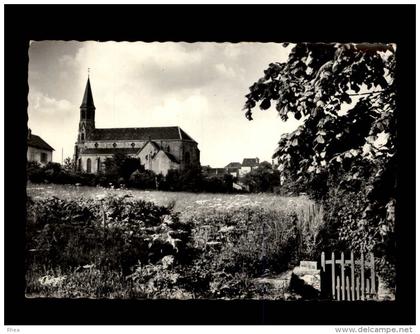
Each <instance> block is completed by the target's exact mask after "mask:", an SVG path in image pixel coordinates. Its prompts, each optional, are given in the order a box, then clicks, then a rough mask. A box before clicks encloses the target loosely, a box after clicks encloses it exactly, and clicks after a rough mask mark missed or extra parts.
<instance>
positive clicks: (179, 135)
mask: <svg viewBox="0 0 420 334" xmlns="http://www.w3.org/2000/svg"><path fill="white" fill-rule="evenodd" d="M161 139H163V140H165V139H184V140H193V139H192V138H191V137H190V136H189V135H188V134H187V133H186V132H185V131H183V130H182V129H181V128H180V127H178V126H168V127H150V128H109V129H95V130H93V131H92V133H91V134H90V136H89V140H92V141H95V140H96V141H100V140H161Z"/></svg>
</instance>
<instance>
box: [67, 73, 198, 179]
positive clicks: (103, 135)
mask: <svg viewBox="0 0 420 334" xmlns="http://www.w3.org/2000/svg"><path fill="white" fill-rule="evenodd" d="M95 110H96V108H95V105H94V102H93V94H92V90H91V86H90V80H89V78H88V80H87V83H86V88H85V92H84V95H83V100H82V104H81V106H80V121H79V130H78V136H77V141H76V144H75V148H74V161H75V162H76V164H75V168H76V170H78V171H84V172H86V173H100V172H102V171H103V170H104V162H105V161H106V159H108V158H112V157H113V156H114V154H116V153H122V154H124V155H126V156H129V157H132V158H136V159H139V161H140V164H141V165H143V166H144V168H145V169H146V170H151V171H153V172H155V173H156V174H162V175H166V174H167V173H168V171H169V170H171V169H178V170H182V169H185V168H188V167H192V166H199V165H200V150H199V149H198V144H197V142H196V141H195V140H194V139H192V138H191V137H190V136H189V135H188V134H187V133H186V132H185V131H184V130H183V129H181V128H180V127H179V126H170V127H138V128H107V129H98V128H96V127H95Z"/></svg>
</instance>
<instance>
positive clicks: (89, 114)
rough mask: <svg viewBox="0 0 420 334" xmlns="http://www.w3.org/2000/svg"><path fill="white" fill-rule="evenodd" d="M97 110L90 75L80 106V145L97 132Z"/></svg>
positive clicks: (78, 138)
mask: <svg viewBox="0 0 420 334" xmlns="http://www.w3.org/2000/svg"><path fill="white" fill-rule="evenodd" d="M95 109H96V108H95V104H94V103H93V96H92V89H91V88H90V80H89V75H88V79H87V83H86V88H85V94H84V95H83V100H82V104H81V105H80V121H79V134H78V137H77V141H78V142H79V143H83V142H84V141H85V140H88V139H89V136H90V134H91V133H92V131H93V130H95Z"/></svg>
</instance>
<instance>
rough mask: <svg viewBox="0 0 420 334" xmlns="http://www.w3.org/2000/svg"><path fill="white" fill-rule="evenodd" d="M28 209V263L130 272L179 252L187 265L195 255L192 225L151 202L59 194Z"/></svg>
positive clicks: (179, 255) (39, 201)
mask: <svg viewBox="0 0 420 334" xmlns="http://www.w3.org/2000/svg"><path fill="white" fill-rule="evenodd" d="M27 212H28V219H27V221H28V223H27V229H26V237H27V240H28V242H27V252H28V255H29V257H28V263H27V266H32V265H40V266H45V267H46V268H56V267H62V268H66V269H68V270H70V269H74V268H77V267H80V266H84V265H88V264H95V265H96V266H98V267H99V268H107V269H109V270H117V271H120V270H121V271H122V272H123V273H124V274H128V273H130V272H131V270H132V267H133V266H134V265H136V264H137V263H138V262H139V261H140V262H141V263H142V264H147V263H156V262H157V261H159V260H160V259H161V258H162V257H164V256H165V255H174V256H175V258H176V260H177V261H179V262H181V263H182V262H185V261H187V260H188V258H189V256H188V251H189V247H190V246H189V240H190V237H191V226H190V225H188V224H184V223H181V222H180V221H179V219H178V217H177V215H175V214H172V213H171V212H170V210H169V209H167V208H165V207H161V206H156V205H154V204H152V203H149V202H144V201H135V200H131V199H129V198H127V197H121V198H118V197H109V198H105V199H104V200H102V201H99V200H90V199H79V200H61V199H58V198H55V197H53V198H48V199H44V200H37V201H31V200H30V199H29V200H28V207H27ZM30 254H32V255H33V256H30Z"/></svg>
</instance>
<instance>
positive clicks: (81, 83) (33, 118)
mask: <svg viewBox="0 0 420 334" xmlns="http://www.w3.org/2000/svg"><path fill="white" fill-rule="evenodd" d="M290 48H291V46H288V47H287V48H284V47H283V46H282V45H281V44H277V43H209V42H206V43H173V42H165V43H158V42H156V43H143V42H136V43H132V42H94V41H88V42H76V41H33V42H31V44H30V47H29V51H28V52H29V73H28V81H29V82H28V83H29V95H28V118H29V121H28V126H29V128H31V130H32V133H34V134H36V135H39V136H41V137H42V138H43V139H44V140H45V141H46V142H47V143H49V144H50V145H51V146H52V147H53V148H54V149H55V151H54V153H53V160H54V161H56V162H61V159H62V151H63V157H64V158H66V157H71V156H72V155H73V152H74V143H75V141H76V138H77V130H78V122H79V116H80V112H79V107H80V104H81V101H82V97H83V93H84V89H85V86H86V80H87V77H88V68H90V70H89V72H90V81H91V87H92V93H93V99H94V103H95V106H96V120H95V123H96V127H97V128H114V127H148V126H180V127H181V128H182V129H183V130H184V131H185V132H187V133H188V134H189V135H190V136H191V137H192V138H194V139H195V140H196V141H197V142H198V148H199V149H200V153H201V165H203V166H204V165H211V166H212V167H224V166H225V165H227V164H228V163H230V162H234V161H238V162H242V160H243V159H244V158H253V157H258V158H259V159H260V161H264V160H267V161H270V162H271V156H272V154H273V152H274V150H275V148H276V145H277V142H278V141H279V139H280V136H281V134H282V133H285V132H291V131H293V130H295V129H296V127H297V126H298V125H300V123H299V122H298V121H296V120H294V119H290V120H289V121H287V122H283V121H281V119H280V117H279V116H278V114H277V112H276V110H275V109H274V107H272V108H271V109H269V110H266V111H260V110H255V112H254V115H253V118H254V120H253V121H248V120H247V119H246V118H245V115H244V113H245V111H244V110H242V108H243V105H244V103H245V94H247V93H248V92H249V90H248V87H249V86H250V85H252V84H253V83H254V82H255V81H256V80H258V79H259V78H260V77H262V76H263V74H264V72H263V71H264V70H265V69H266V68H267V67H268V64H269V63H271V62H282V61H285V60H286V59H287V56H288V54H289V52H290Z"/></svg>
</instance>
